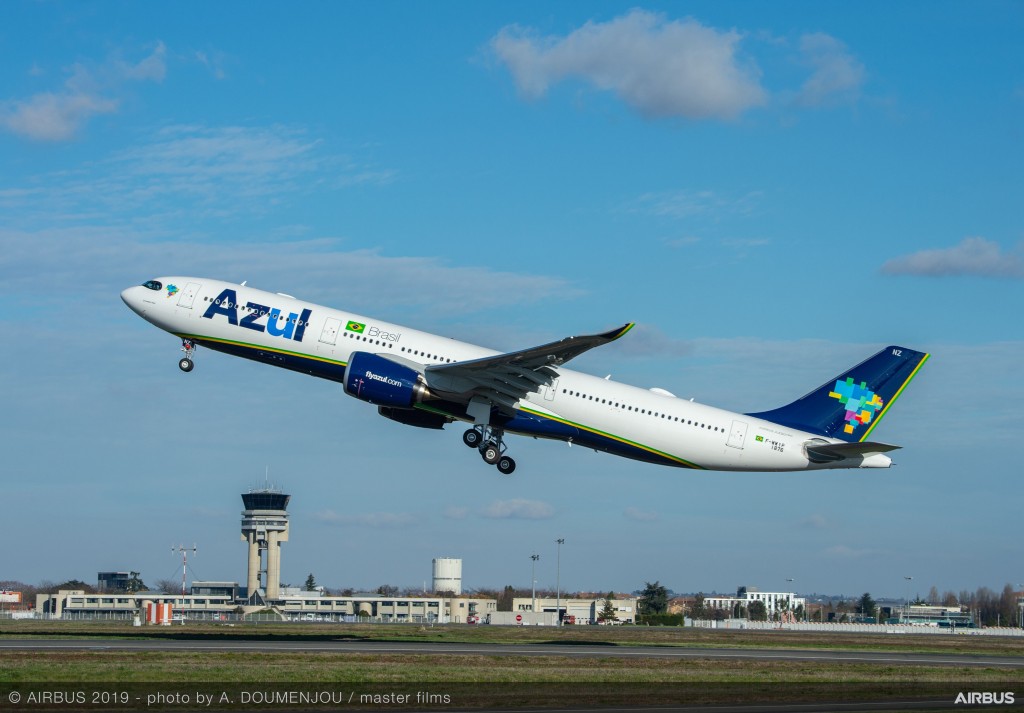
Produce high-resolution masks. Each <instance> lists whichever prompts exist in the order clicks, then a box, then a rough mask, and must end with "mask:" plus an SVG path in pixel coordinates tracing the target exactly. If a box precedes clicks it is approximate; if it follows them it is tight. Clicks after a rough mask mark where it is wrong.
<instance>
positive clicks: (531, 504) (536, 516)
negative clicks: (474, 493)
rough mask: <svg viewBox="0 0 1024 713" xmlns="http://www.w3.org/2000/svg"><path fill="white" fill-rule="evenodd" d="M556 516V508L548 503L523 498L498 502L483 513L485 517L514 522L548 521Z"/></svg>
mask: <svg viewBox="0 0 1024 713" xmlns="http://www.w3.org/2000/svg"><path fill="white" fill-rule="evenodd" d="M554 514H555V510H554V508H552V507H551V505H549V504H548V503H545V502H540V501H539V500H524V499H522V498H515V499H512V500H496V501H494V502H493V503H491V504H490V505H488V506H487V507H486V508H485V509H484V511H483V515H484V517H489V518H494V519H514V520H548V519H550V518H552V517H554Z"/></svg>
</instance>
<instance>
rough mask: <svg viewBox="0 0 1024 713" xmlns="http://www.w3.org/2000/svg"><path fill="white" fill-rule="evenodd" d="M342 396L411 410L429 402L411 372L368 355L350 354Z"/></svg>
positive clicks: (427, 392) (427, 393)
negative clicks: (414, 406)
mask: <svg viewBox="0 0 1024 713" xmlns="http://www.w3.org/2000/svg"><path fill="white" fill-rule="evenodd" d="M345 392H346V393H347V394H348V395H349V396H355V397H356V398H357V399H360V400H362V401H367V402H369V403H371V404H376V405H378V406H393V407H395V408H411V407H412V405H413V404H417V403H419V402H420V401H423V400H424V399H427V398H430V397H431V393H430V390H429V389H428V388H427V387H426V385H425V384H424V383H423V377H422V375H421V374H420V373H419V372H418V371H416V370H415V369H410V368H409V367H407V366H405V365H403V364H397V363H395V362H393V361H391V360H390V359H388V358H386V357H382V356H378V355H377V354H370V353H369V352H354V353H353V354H352V357H351V358H350V359H349V362H348V366H347V367H345Z"/></svg>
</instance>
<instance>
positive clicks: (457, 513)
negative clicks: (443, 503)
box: [444, 505, 469, 520]
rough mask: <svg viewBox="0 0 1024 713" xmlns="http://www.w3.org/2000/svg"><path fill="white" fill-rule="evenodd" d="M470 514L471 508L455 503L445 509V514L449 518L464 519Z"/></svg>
mask: <svg viewBox="0 0 1024 713" xmlns="http://www.w3.org/2000/svg"><path fill="white" fill-rule="evenodd" d="M468 514H469V508H462V507H457V506H455V505H449V506H448V507H446V508H445V509H444V516H445V517H446V518H447V519H449V520H464V519H466V516H467V515H468Z"/></svg>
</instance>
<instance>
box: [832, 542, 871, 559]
mask: <svg viewBox="0 0 1024 713" xmlns="http://www.w3.org/2000/svg"><path fill="white" fill-rule="evenodd" d="M825 554H827V555H828V556H829V557H837V558H840V559H860V558H862V557H866V556H868V555H870V554H871V550H868V549H858V548H855V547H848V546H847V545H835V546H834V547H829V548H828V549H827V550H825Z"/></svg>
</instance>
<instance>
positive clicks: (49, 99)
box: [0, 91, 118, 141]
mask: <svg viewBox="0 0 1024 713" xmlns="http://www.w3.org/2000/svg"><path fill="white" fill-rule="evenodd" d="M117 106H118V103H117V101H115V100H113V99H105V98H103V97H101V96H98V95H94V94H85V93H79V92H73V91H64V92H58V93H52V92H43V93H41V94H36V95H34V96H32V97H30V98H28V99H26V100H24V101H13V102H4V103H3V104H2V105H0V125H2V126H3V127H4V128H6V129H7V130H8V131H11V132H12V133H15V134H18V135H20V136H26V137H28V138H30V139H35V140H37V141H66V140H67V139H70V138H72V137H73V136H74V135H75V133H76V132H77V131H78V128H79V127H80V126H81V125H82V124H83V123H84V122H85V121H87V120H88V119H89V118H90V117H92V116H95V115H97V114H110V113H112V112H114V111H117Z"/></svg>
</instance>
